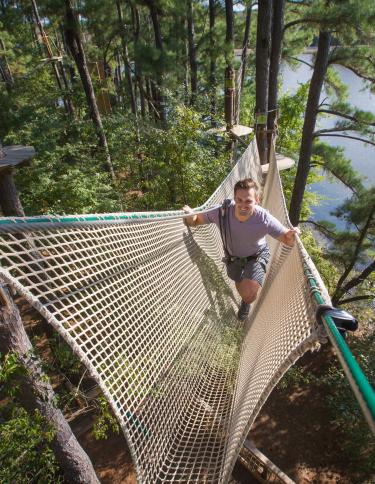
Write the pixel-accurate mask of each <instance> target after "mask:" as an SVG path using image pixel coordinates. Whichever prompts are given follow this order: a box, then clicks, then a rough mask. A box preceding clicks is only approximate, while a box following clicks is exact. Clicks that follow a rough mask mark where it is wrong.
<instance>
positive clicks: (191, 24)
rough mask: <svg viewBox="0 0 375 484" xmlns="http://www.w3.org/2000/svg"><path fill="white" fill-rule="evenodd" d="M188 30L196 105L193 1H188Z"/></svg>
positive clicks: (191, 73)
mask: <svg viewBox="0 0 375 484" xmlns="http://www.w3.org/2000/svg"><path fill="white" fill-rule="evenodd" d="M186 7H187V13H186V18H187V27H188V28H187V30H188V45H189V64H190V88H191V96H190V104H191V106H194V104H195V101H196V97H197V89H198V63H197V51H196V47H195V35H194V18H193V2H192V0H188V1H187V5H186Z"/></svg>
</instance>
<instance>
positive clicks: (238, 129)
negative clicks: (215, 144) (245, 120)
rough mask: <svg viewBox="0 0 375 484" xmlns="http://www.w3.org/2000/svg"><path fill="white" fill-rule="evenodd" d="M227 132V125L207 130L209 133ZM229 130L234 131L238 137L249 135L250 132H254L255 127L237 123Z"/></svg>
mask: <svg viewBox="0 0 375 484" xmlns="http://www.w3.org/2000/svg"><path fill="white" fill-rule="evenodd" d="M226 132H227V128H226V126H220V127H218V128H211V129H209V130H207V131H206V133H209V134H223V133H226ZM229 132H230V133H232V134H233V135H234V136H236V137H237V138H240V137H241V136H247V135H248V134H250V133H252V132H253V128H250V127H249V126H243V125H242V124H235V125H233V126H232V128H231V129H230V130H229Z"/></svg>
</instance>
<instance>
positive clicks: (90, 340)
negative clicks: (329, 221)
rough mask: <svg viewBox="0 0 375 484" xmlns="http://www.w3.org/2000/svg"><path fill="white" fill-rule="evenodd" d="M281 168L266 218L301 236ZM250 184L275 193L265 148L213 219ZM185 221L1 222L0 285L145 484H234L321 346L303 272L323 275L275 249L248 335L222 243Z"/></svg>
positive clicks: (233, 177)
mask: <svg viewBox="0 0 375 484" xmlns="http://www.w3.org/2000/svg"><path fill="white" fill-rule="evenodd" d="M271 165H272V166H271V169H270V172H269V174H268V177H267V183H266V186H265V191H264V205H265V206H266V207H267V208H268V209H269V210H270V212H271V213H272V214H273V215H275V216H276V217H278V218H279V219H280V220H281V221H282V222H283V223H285V224H287V223H288V220H287V215H286V210H285V204H284V199H283V195H282V189H281V184H280V180H279V175H278V172H277V168H276V165H275V163H273V164H271ZM247 176H251V177H253V178H255V179H256V180H258V181H259V182H261V177H262V175H261V170H260V166H259V160H258V156H257V149H256V145H255V142H253V143H251V144H250V146H249V147H248V149H247V150H246V152H245V153H244V155H243V156H242V158H241V159H240V160H239V162H238V163H237V165H236V166H235V167H234V169H233V170H232V172H231V173H230V174H229V176H228V177H227V178H226V179H225V180H224V182H223V183H222V185H220V187H219V188H218V189H217V191H216V192H215V193H214V194H213V196H212V197H211V198H210V199H209V200H208V201H207V202H206V203H205V204H204V206H203V207H201V209H202V210H204V209H206V208H208V207H210V206H212V205H215V204H217V203H220V202H221V201H222V200H223V199H224V198H227V197H231V196H232V195H233V186H234V183H235V182H236V181H237V180H238V179H240V178H244V177H247ZM182 216H183V214H182V212H180V211H179V212H166V213H156V212H155V213H148V214H115V215H101V216H77V217H75V218H74V217H73V218H66V217H65V218H57V217H49V218H47V219H40V218H28V219H0V250H1V268H0V274H1V275H2V276H3V278H4V279H5V280H6V281H7V282H8V283H9V284H11V285H12V286H13V287H14V288H15V289H16V290H17V291H18V292H19V293H20V294H22V295H24V296H25V297H26V299H27V300H28V301H29V302H30V303H31V304H32V305H33V306H34V307H35V308H36V309H37V310H39V311H40V313H41V314H42V315H43V316H44V317H45V318H46V319H47V320H48V321H49V322H50V323H51V324H52V325H53V326H54V328H55V329H56V330H57V331H58V332H59V333H60V334H61V335H62V336H63V337H64V338H65V340H66V341H67V342H68V343H69V344H70V346H71V347H72V348H73V350H74V351H75V352H76V354H77V355H78V356H79V358H80V359H81V360H82V362H83V363H84V364H85V365H86V367H87V368H88V370H89V371H90V373H91V375H92V376H93V378H95V380H96V381H97V382H98V384H99V385H100V387H101V389H102V390H103V392H104V394H105V396H106V397H107V399H108V401H109V402H110V405H111V407H112V409H113V411H114V412H115V414H116V416H117V418H118V420H119V422H120V424H121V427H122V429H123V431H124V433H125V436H126V438H127V441H128V444H129V447H130V449H131V452H132V456H133V460H134V463H135V467H136V471H137V477H138V481H139V482H142V483H150V484H155V483H157V482H160V483H172V482H173V483H179V482H180V483H187V482H196V483H198V482H199V483H203V482H204V483H215V484H217V483H224V482H227V480H228V479H229V476H230V473H231V470H232V467H233V465H234V463H235V460H236V458H237V455H238V452H239V450H240V447H241V445H242V442H243V441H244V439H245V437H246V435H247V432H248V430H249V428H250V426H251V424H252V422H253V421H254V419H255V417H256V415H257V413H258V412H259V410H260V408H261V406H262V405H263V403H264V401H265V400H266V398H267V396H268V394H269V393H270V391H271V390H272V388H273V387H274V386H275V384H276V383H277V381H278V380H279V379H280V378H281V376H282V375H283V374H284V373H285V371H286V370H287V369H288V367H289V366H290V365H291V364H292V363H293V362H294V361H295V360H296V359H297V358H298V357H299V356H301V355H302V354H303V353H304V352H305V351H306V350H307V349H311V348H313V347H314V346H315V345H316V343H317V332H316V328H315V318H314V307H313V303H312V299H311V295H310V292H309V289H308V284H307V280H306V278H305V276H304V272H303V262H307V263H308V265H309V266H310V269H312V270H314V267H313V265H312V263H311V261H310V259H309V258H308V256H307V254H306V253H305V251H304V249H303V247H302V244H301V243H298V244H297V245H296V246H295V247H294V248H293V249H290V248H288V247H285V246H282V245H280V244H279V243H276V242H275V241H274V240H270V241H269V242H270V246H271V252H272V258H271V261H270V263H269V269H268V274H267V278H266V281H265V284H264V287H263V289H262V292H261V295H260V297H259V298H258V301H257V302H256V304H254V306H253V310H252V313H251V317H250V320H249V321H248V322H247V323H246V325H245V326H243V324H242V323H239V322H238V321H237V319H236V311H237V307H238V296H237V294H236V292H235V290H234V286H233V284H232V283H231V281H229V280H228V278H227V276H226V273H225V268H224V265H223V263H222V261H221V258H222V256H223V250H222V245H221V239H220V234H219V231H218V230H217V228H216V227H215V226H213V225H209V226H200V227H197V228H195V229H189V228H187V227H185V225H184V224H183V221H182ZM16 222H17V223H16ZM314 273H316V271H315V270H314ZM322 290H323V291H324V293H323V297H325V298H326V300H327V301H328V296H327V294H326V292H325V290H324V288H323V287H322Z"/></svg>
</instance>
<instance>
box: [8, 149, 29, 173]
mask: <svg viewBox="0 0 375 484" xmlns="http://www.w3.org/2000/svg"><path fill="white" fill-rule="evenodd" d="M33 156H35V149H34V148H33V147H32V146H21V145H14V146H3V148H2V150H1V151H0V172H1V171H3V170H5V169H8V168H11V167H16V166H25V165H27V166H29V165H30V164H31V162H30V160H31V158H33Z"/></svg>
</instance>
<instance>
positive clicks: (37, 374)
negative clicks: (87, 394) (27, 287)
mask: <svg viewBox="0 0 375 484" xmlns="http://www.w3.org/2000/svg"><path fill="white" fill-rule="evenodd" d="M0 352H1V353H2V354H7V353H8V352H14V353H16V354H17V355H18V360H19V363H20V364H21V365H22V366H23V367H24V368H25V369H26V371H25V373H24V374H22V375H20V376H18V377H17V378H18V382H17V383H18V384H19V390H18V393H17V397H18V399H19V400H20V402H21V404H22V405H23V406H24V407H25V408H26V409H27V410H28V412H30V413H32V412H34V411H35V410H37V411H39V413H40V414H41V415H42V416H43V417H45V418H46V420H47V421H48V422H49V424H50V425H51V426H52V427H53V429H54V430H55V436H54V438H53V440H52V442H51V444H50V445H51V447H52V449H53V451H54V453H55V456H56V459H57V460H58V462H59V464H60V466H61V468H62V470H63V472H64V477H65V479H66V482H70V483H81V484H83V483H85V484H99V480H98V478H97V477H96V474H95V470H94V468H93V466H92V463H91V461H90V459H89V457H88V456H87V454H86V452H85V451H84V450H83V449H82V447H81V446H80V445H79V443H78V441H77V439H76V438H75V436H74V434H73V433H72V430H71V428H70V427H69V425H68V423H67V421H66V420H65V418H64V416H63V414H62V412H61V411H60V410H59V409H58V408H56V406H55V401H56V395H55V394H54V391H53V389H52V387H51V384H50V383H49V382H48V378H47V377H46V375H45V374H44V373H43V371H42V369H41V364H40V362H39V361H38V360H37V358H36V357H35V356H34V354H33V348H32V345H31V343H30V340H29V338H28V336H27V334H26V332H25V329H24V327H23V324H22V321H21V318H20V315H19V312H18V309H17V307H16V306H15V304H14V302H13V301H12V298H11V297H10V294H9V291H8V288H7V287H6V285H5V283H4V281H3V280H2V279H1V278H0Z"/></svg>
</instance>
